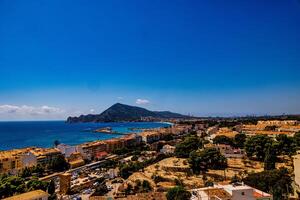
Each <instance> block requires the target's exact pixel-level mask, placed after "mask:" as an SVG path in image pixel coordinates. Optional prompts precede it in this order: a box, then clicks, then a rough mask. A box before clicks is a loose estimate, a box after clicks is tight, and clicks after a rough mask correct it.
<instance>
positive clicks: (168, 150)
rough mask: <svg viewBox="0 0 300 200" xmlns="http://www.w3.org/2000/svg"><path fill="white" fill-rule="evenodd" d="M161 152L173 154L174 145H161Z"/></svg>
mask: <svg viewBox="0 0 300 200" xmlns="http://www.w3.org/2000/svg"><path fill="white" fill-rule="evenodd" d="M160 152H161V153H164V154H173V153H174V152H175V147H174V146H171V145H168V144H166V145H164V146H163V147H162V149H161V150H160Z"/></svg>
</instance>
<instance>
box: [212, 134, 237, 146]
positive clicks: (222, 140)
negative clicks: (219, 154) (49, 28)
mask: <svg viewBox="0 0 300 200" xmlns="http://www.w3.org/2000/svg"><path fill="white" fill-rule="evenodd" d="M213 142H214V144H226V145H233V140H232V139H231V138H229V137H227V136H225V135H218V136H216V137H215V138H214V139H213Z"/></svg>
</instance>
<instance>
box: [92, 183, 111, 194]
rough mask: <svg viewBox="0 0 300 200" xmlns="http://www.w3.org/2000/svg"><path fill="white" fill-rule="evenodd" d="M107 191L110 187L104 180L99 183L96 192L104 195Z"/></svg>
mask: <svg viewBox="0 0 300 200" xmlns="http://www.w3.org/2000/svg"><path fill="white" fill-rule="evenodd" d="M106 193H108V188H107V186H106V184H105V182H102V183H101V184H99V185H98V186H97V188H96V191H95V192H94V195H95V196H103V195H105V194H106Z"/></svg>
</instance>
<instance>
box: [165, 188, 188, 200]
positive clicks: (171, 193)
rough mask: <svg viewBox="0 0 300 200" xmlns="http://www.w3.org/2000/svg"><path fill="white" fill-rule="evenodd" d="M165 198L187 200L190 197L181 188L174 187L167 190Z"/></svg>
mask: <svg viewBox="0 0 300 200" xmlns="http://www.w3.org/2000/svg"><path fill="white" fill-rule="evenodd" d="M166 196H167V199H168V200H189V199H190V198H191V196H192V195H191V193H190V192H188V191H187V190H185V189H184V188H183V187H181V186H176V187H173V188H171V189H169V190H168V192H167V195H166Z"/></svg>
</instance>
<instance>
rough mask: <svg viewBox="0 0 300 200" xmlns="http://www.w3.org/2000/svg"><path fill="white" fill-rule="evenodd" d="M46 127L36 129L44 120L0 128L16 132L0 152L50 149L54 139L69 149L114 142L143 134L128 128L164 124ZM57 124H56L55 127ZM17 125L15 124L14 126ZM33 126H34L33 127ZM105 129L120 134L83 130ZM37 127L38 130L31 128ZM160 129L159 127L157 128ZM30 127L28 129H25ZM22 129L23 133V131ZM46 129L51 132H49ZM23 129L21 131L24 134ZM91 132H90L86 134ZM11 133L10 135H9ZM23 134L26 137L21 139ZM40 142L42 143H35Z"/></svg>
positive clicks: (146, 128) (161, 126) (11, 123)
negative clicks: (31, 148) (95, 142)
mask: <svg viewBox="0 0 300 200" xmlns="http://www.w3.org/2000/svg"><path fill="white" fill-rule="evenodd" d="M48 122H49V125H48V124H46V125H44V126H43V127H39V126H40V125H39V123H43V124H44V123H45V121H43V122H42V121H34V122H33V121H30V122H29V121H28V124H26V127H23V125H24V123H25V122H9V123H7V124H8V126H10V128H8V129H5V128H3V129H2V130H3V131H2V134H1V127H0V136H2V137H7V136H6V135H7V134H8V133H9V132H11V131H10V129H15V127H16V126H18V127H17V129H18V131H16V133H12V134H14V135H13V137H12V139H8V140H4V141H3V142H2V144H1V146H0V151H10V150H14V149H24V148H29V147H39V148H53V147H54V146H53V142H54V141H55V140H58V141H60V142H61V143H63V144H66V145H70V146H77V145H80V144H84V143H88V142H93V141H105V140H110V139H114V138H115V139H117V138H121V137H124V136H126V135H130V134H140V133H141V132H142V131H130V128H131V127H136V128H142V129H145V130H149V129H153V128H164V127H166V124H168V123H165V122H126V123H122V122H120V123H118V122H111V123H102V124H101V125H100V124H99V123H93V124H77V125H75V126H72V125H71V126H68V125H65V124H64V122H63V121H55V122H54V121H48ZM56 122H58V125H57V124H55V123H56ZM14 123H16V125H14ZM32 123H33V125H32ZM98 124H99V126H104V127H107V126H109V125H113V126H112V128H113V130H114V131H117V132H121V133H122V134H114V133H110V134H107V133H101V132H99V133H92V132H90V131H84V129H88V128H91V129H94V128H95V129H97V128H99V126H97V125H98ZM32 126H33V127H38V128H32ZM157 126H159V127H157ZM28 127H29V128H28ZM24 129H25V130H24ZM48 129H51V130H50V131H49V130H48ZM23 130H24V131H23ZM88 132H90V133H88ZM12 134H11V135H12ZM24 135H26V137H24ZM10 140H11V141H12V140H17V141H16V142H11V141H10ZM37 141H41V142H37Z"/></svg>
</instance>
